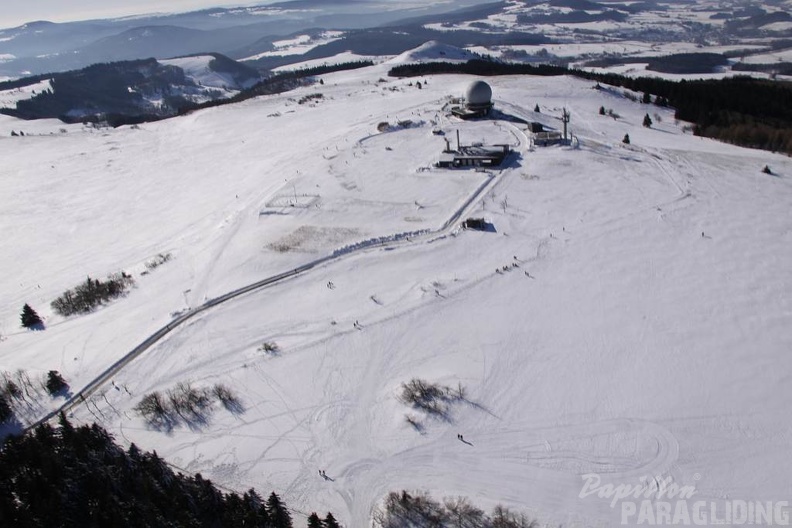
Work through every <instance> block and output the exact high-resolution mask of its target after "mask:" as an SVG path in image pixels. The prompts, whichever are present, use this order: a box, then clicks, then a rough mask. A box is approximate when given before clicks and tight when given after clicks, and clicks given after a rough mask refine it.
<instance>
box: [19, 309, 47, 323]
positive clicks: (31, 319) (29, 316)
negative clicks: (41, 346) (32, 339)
mask: <svg viewBox="0 0 792 528" xmlns="http://www.w3.org/2000/svg"><path fill="white" fill-rule="evenodd" d="M20 318H21V319H22V326H24V327H25V328H41V327H42V326H43V325H44V321H42V320H41V317H39V314H37V313H36V310H34V309H33V308H31V307H30V305H29V304H27V303H26V304H25V306H23V307H22V315H21V316H20Z"/></svg>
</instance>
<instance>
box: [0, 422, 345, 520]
mask: <svg viewBox="0 0 792 528" xmlns="http://www.w3.org/2000/svg"><path fill="white" fill-rule="evenodd" d="M328 521H329V522H328ZM317 523H318V524H317ZM0 526H14V527H16V528H28V527H30V528H33V527H36V528H40V527H56V526H57V527H81V528H82V527H105V526H140V527H161V526H170V527H221V526H251V527H261V528H292V527H293V526H294V521H293V519H292V514H291V512H290V510H289V508H288V507H287V506H286V504H285V503H284V502H283V500H282V499H281V498H280V497H279V496H278V495H277V494H276V493H275V492H272V493H271V494H270V495H269V497H268V498H267V499H266V500H265V499H264V498H262V497H261V496H260V495H259V494H258V493H257V492H256V491H255V490H254V489H250V490H248V491H246V492H244V493H242V494H239V493H233V492H224V491H221V490H219V489H218V488H217V486H215V485H214V484H213V483H212V482H211V481H210V480H208V479H205V478H203V477H202V476H201V475H200V474H196V475H193V476H189V475H184V474H181V473H175V472H174V471H173V470H172V469H171V468H170V466H168V465H167V464H166V463H165V461H164V460H163V459H162V458H160V457H159V456H158V455H157V453H156V452H150V453H149V452H146V451H143V450H141V449H140V448H138V447H137V446H136V445H135V444H131V445H130V446H129V449H126V450H124V449H123V448H121V447H120V446H118V445H117V444H116V443H115V441H114V440H113V437H112V436H111V435H110V434H109V433H108V432H107V431H105V430H104V429H102V428H101V427H100V426H98V425H96V424H93V425H83V426H79V427H75V426H74V425H72V424H71V423H70V422H69V421H68V420H67V419H66V417H65V416H64V415H63V414H61V416H60V421H59V426H58V427H53V426H51V425H49V424H42V425H40V426H38V427H37V428H35V429H34V430H33V431H31V432H30V433H28V434H25V435H23V436H11V437H9V438H7V439H6V440H5V442H4V444H3V446H2V449H1V450H0ZM308 526H318V527H320V528H333V527H337V526H339V525H338V523H337V522H336V521H335V519H334V518H333V516H332V514H328V515H327V516H326V517H325V518H324V519H321V518H319V516H318V515H316V514H313V515H312V516H311V517H309V519H308Z"/></svg>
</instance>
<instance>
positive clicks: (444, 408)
mask: <svg viewBox="0 0 792 528" xmlns="http://www.w3.org/2000/svg"><path fill="white" fill-rule="evenodd" d="M463 395H464V389H463V388H462V385H461V384H460V385H459V389H458V390H457V391H454V389H452V388H451V387H446V386H444V385H439V384H432V383H429V382H427V381H425V380H422V379H418V378H413V379H411V380H410V381H409V382H407V383H402V385H401V393H400V394H399V400H400V401H401V402H402V403H405V404H407V405H411V406H413V407H415V408H418V409H421V410H423V411H426V412H428V413H429V414H434V415H439V416H446V414H447V413H448V404H449V403H453V402H455V401H457V400H460V399H462V397H463Z"/></svg>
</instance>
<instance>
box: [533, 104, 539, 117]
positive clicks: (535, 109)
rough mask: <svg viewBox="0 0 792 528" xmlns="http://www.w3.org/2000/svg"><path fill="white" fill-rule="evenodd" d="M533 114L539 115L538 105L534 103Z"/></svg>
mask: <svg viewBox="0 0 792 528" xmlns="http://www.w3.org/2000/svg"><path fill="white" fill-rule="evenodd" d="M534 112H536V113H537V114H538V113H539V103H536V106H534Z"/></svg>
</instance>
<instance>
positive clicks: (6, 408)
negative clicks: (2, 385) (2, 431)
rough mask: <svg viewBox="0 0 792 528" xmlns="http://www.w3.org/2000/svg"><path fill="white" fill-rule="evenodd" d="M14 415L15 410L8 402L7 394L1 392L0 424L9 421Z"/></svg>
mask: <svg viewBox="0 0 792 528" xmlns="http://www.w3.org/2000/svg"><path fill="white" fill-rule="evenodd" d="M12 416H14V411H13V410H12V409H11V406H10V405H9V404H8V400H7V399H6V395H5V394H0V424H1V423H5V422H6V421H8V420H9V419H10V418H11V417H12Z"/></svg>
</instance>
